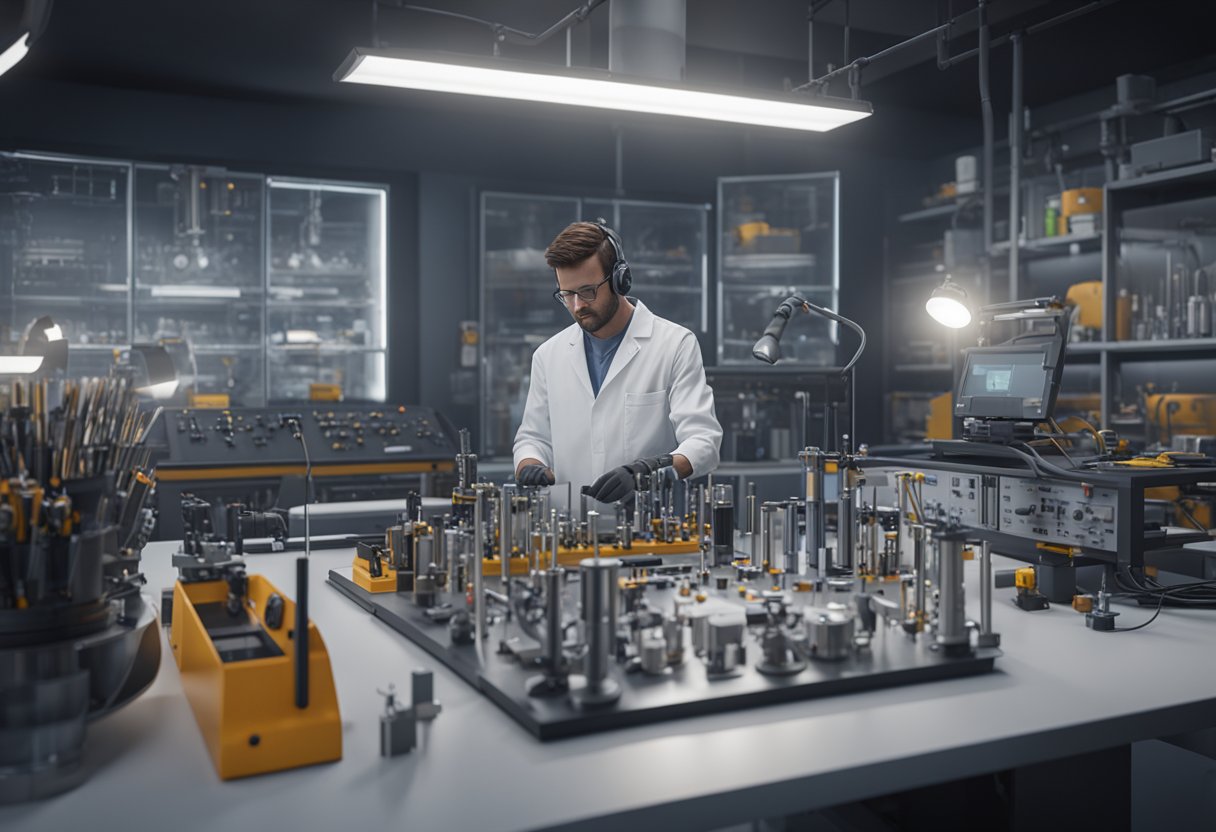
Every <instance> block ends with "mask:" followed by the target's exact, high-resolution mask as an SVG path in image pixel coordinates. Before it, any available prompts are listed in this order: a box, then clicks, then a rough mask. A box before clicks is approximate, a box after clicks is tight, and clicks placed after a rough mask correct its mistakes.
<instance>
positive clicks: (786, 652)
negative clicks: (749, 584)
mask: <svg viewBox="0 0 1216 832" xmlns="http://www.w3.org/2000/svg"><path fill="white" fill-rule="evenodd" d="M764 612H765V615H766V616H767V620H766V621H765V624H764V631H763V632H762V633H761V634H760V653H761V656H760V662H759V664H757V665H756V670H758V671H760V672H761V673H765V674H768V675H770V676H792V675H794V674H795V673H801V672H802V671H803V670H805V669H806V658H805V656H806V655H807V654H808V652H809V648H808V647H807V641H806V633H805V632H803V631H801V630H797V631H796V630H795V629H794V628H793V627H792V626H791V621H790V618H791V616H790V615H789V612H788V610H787V609H786V606H785V600H784V599H783V598H767V599H765V602H764Z"/></svg>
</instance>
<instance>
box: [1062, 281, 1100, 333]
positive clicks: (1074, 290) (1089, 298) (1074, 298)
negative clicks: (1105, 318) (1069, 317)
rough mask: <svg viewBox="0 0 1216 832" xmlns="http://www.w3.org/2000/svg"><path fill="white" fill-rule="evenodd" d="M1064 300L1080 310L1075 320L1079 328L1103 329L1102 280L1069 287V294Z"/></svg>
mask: <svg viewBox="0 0 1216 832" xmlns="http://www.w3.org/2000/svg"><path fill="white" fill-rule="evenodd" d="M1064 299H1065V300H1066V301H1067V302H1068V303H1070V304H1072V305H1073V306H1075V307H1077V309H1078V310H1079V311H1078V313H1077V317H1076V319H1075V320H1076V322H1077V325H1078V326H1083V327H1088V328H1090V329H1101V328H1102V281H1101V280H1086V281H1085V282H1084V283H1074V284H1073V285H1071V286H1069V287H1068V294H1067V295H1065V298H1064Z"/></svg>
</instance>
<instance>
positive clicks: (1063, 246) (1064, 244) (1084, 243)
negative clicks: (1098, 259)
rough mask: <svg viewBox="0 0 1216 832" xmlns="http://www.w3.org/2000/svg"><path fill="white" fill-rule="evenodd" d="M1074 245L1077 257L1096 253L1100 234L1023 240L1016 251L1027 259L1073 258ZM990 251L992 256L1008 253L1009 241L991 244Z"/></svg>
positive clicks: (1100, 238)
mask: <svg viewBox="0 0 1216 832" xmlns="http://www.w3.org/2000/svg"><path fill="white" fill-rule="evenodd" d="M1074 245H1075V246H1077V247H1078V250H1077V251H1076V252H1075V254H1077V255H1079V254H1084V253H1090V252H1095V253H1096V252H1098V251H1100V250H1101V248H1102V234H1101V232H1095V233H1093V234H1063V235H1061V236H1059V237H1037V238H1035V239H1032V240H1023V241H1022V242H1021V244H1020V245H1019V246H1018V251H1020V252H1021V253H1022V256H1023V257H1026V258H1027V259H1038V258H1045V257H1067V256H1074V252H1073V250H1072V247H1073V246H1074ZM992 251H993V253H994V254H999V253H1008V252H1009V241H1008V240H1002V241H1001V242H999V243H993V244H992Z"/></svg>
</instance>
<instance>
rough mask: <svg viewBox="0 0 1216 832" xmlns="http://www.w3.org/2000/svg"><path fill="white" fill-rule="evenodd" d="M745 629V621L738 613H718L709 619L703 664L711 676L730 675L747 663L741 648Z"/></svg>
mask: <svg viewBox="0 0 1216 832" xmlns="http://www.w3.org/2000/svg"><path fill="white" fill-rule="evenodd" d="M746 629H747V626H746V621H745V619H744V618H743V617H742V616H740V615H739V614H738V613H723V612H720V613H716V614H714V615H711V616H710V617H709V620H708V630H709V634H708V640H707V642H706V645H705V662H706V669H707V670H708V671H709V673H710V674H711V675H715V676H716V675H721V674H726V673H730V672H732V671H734V670H735V669H736V668H738V667H740V666H741V665H743V664H744V663H745V662H746V661H747V653H746V650H745V648H744V646H743V636H744V633H745V631H746Z"/></svg>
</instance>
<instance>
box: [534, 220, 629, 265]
mask: <svg viewBox="0 0 1216 832" xmlns="http://www.w3.org/2000/svg"><path fill="white" fill-rule="evenodd" d="M593 254H598V255H599V257H600V265H601V266H602V267H603V269H604V276H605V277H607V276H608V273H609V271H610V270H611V269H612V262H613V260H615V259H616V255H615V253H614V252H613V250H612V243H611V242H610V241H609V240H608V235H607V234H605V233H604V229H602V228H600V227H599V226H598V225H596V224H595V223H593V222H572V223H570V224H569V225H567V226H566V227H565V228H564V229H562V233H560V234H558V235H557V236H556V237H554V238H553V242H551V243H549V247H548V248H547V249H545V262H546V263H547V264H548V265H549V268H551V269H556V268H557V267H558V266H575V265H578V264H579V263H581V262H583V261H584V260H586V259H587V258H588V257H590V256H591V255H593Z"/></svg>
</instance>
